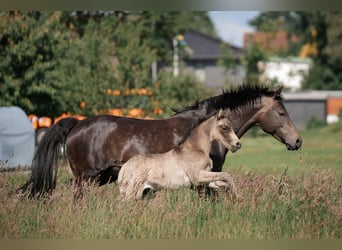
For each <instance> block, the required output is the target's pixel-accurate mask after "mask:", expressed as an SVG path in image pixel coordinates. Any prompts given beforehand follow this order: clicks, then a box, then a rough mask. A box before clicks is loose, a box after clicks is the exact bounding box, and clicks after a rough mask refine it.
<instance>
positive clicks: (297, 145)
mask: <svg viewBox="0 0 342 250" xmlns="http://www.w3.org/2000/svg"><path fill="white" fill-rule="evenodd" d="M302 142H303V140H302V138H301V137H299V138H297V140H296V142H295V143H294V145H291V144H289V143H286V148H287V150H298V149H300V147H301V146H302Z"/></svg>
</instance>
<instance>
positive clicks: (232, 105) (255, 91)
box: [172, 84, 281, 114]
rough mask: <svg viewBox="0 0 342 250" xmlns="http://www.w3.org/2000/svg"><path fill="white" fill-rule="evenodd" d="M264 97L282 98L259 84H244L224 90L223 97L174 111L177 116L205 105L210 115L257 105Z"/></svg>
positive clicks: (218, 96) (198, 102) (215, 97)
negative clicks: (221, 109)
mask: <svg viewBox="0 0 342 250" xmlns="http://www.w3.org/2000/svg"><path fill="white" fill-rule="evenodd" d="M263 96H267V97H275V98H280V99H281V96H279V95H276V94H275V92H274V91H273V90H269V88H268V87H267V86H263V85H258V84H243V85H239V86H234V87H231V88H230V89H229V90H223V91H222V94H221V95H217V96H213V97H209V98H207V99H204V100H201V101H199V100H197V101H196V102H195V103H194V104H192V105H189V106H184V107H183V108H181V109H172V110H173V111H174V112H175V113H176V114H179V113H182V112H186V111H189V110H197V109H199V108H201V107H203V105H205V104H206V105H207V108H208V113H213V112H217V110H218V109H220V108H229V109H230V110H236V109H239V108H243V107H245V106H248V105H250V104H253V103H255V102H256V101H257V100H258V99H260V98H261V97H263Z"/></svg>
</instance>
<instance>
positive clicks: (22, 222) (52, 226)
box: [0, 170, 342, 239]
mask: <svg viewBox="0 0 342 250" xmlns="http://www.w3.org/2000/svg"><path fill="white" fill-rule="evenodd" d="M63 175H64V176H63ZM232 175H233V176H234V178H235V180H236V182H237V185H238V187H239V192H240V194H241V196H242V197H243V199H241V200H239V201H235V200H232V199H231V198H230V197H229V195H224V194H223V193H222V192H221V193H220V195H219V196H218V197H216V199H205V198H199V196H198V193H197V191H196V190H190V189H183V190H178V191H162V192H159V193H157V195H156V197H155V198H153V199H150V200H148V201H141V202H130V203H123V202H121V201H120V200H119V199H118V188H117V186H116V185H115V184H114V185H107V186H103V187H95V186H92V185H85V186H84V189H85V190H86V191H85V194H84V195H83V196H82V197H81V198H79V199H77V200H75V199H74V194H75V193H76V190H75V189H74V188H73V187H72V186H71V185H70V184H67V183H66V181H65V183H63V182H62V181H61V182H59V183H58V184H59V185H58V188H57V189H56V190H55V192H54V193H53V195H52V196H51V197H50V198H48V199H45V200H39V201H32V200H28V199H25V198H20V197H18V196H16V195H8V192H9V191H11V190H13V187H17V186H18V185H19V184H18V183H22V182H23V180H25V179H26V178H27V177H25V176H24V177H23V176H22V174H19V173H10V174H1V175H0V184H1V185H0V187H1V188H0V197H1V198H0V199H1V200H0V201H1V204H2V206H1V208H0V224H1V229H0V238H3V239H4V238H34V239H42V238H43V239H44V238H48V239H51V238H59V239H107V238H110V239H131V238H134V239H160V238H162V239H193V238H205V239H236V238H244V239H246V238H247V239H250V238H258V239H264V238H266V239H273V238H281V239H340V238H341V236H342V235H341V232H342V224H341V223H342V222H341V221H342V197H341V196H342V192H341V191H342V189H341V183H342V182H341V175H340V174H338V173H336V172H335V171H332V170H317V171H312V172H310V173H307V172H305V171H303V172H302V173H301V174H299V175H297V177H289V176H288V175H287V173H286V171H284V173H283V174H282V175H280V176H274V175H266V174H263V175H260V174H255V173H252V172H245V173H243V172H242V171H241V170H235V171H234V172H233V173H232ZM68 177H69V175H68V173H62V177H61V179H62V180H63V179H65V180H66V179H67V178H68Z"/></svg>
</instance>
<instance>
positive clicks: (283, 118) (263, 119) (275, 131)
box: [258, 86, 302, 150]
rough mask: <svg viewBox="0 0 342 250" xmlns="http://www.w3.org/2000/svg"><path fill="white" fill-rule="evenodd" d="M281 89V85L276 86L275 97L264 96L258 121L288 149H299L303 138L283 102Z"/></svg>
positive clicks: (264, 129) (263, 128)
mask: <svg viewBox="0 0 342 250" xmlns="http://www.w3.org/2000/svg"><path fill="white" fill-rule="evenodd" d="M281 90H282V87H281V86H278V87H275V89H274V96H273V97H263V98H262V102H263V108H262V110H261V114H260V116H259V119H258V123H259V124H260V127H261V128H262V130H263V131H265V132H266V133H268V134H271V135H272V136H273V137H274V138H276V139H277V140H279V141H281V142H282V143H284V144H285V145H286V147H287V149H288V150H297V149H299V148H300V147H301V145H302V138H301V137H300V135H299V133H298V131H297V129H296V127H295V126H294V124H293V123H292V121H291V119H290V117H289V114H288V113H287V110H286V108H285V106H284V104H283V100H282V97H281Z"/></svg>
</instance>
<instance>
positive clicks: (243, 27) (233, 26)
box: [209, 11, 259, 47]
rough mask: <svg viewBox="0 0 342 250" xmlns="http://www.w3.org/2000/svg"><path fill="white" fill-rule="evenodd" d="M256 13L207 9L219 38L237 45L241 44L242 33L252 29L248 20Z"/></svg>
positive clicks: (240, 45)
mask: <svg viewBox="0 0 342 250" xmlns="http://www.w3.org/2000/svg"><path fill="white" fill-rule="evenodd" d="M258 14H259V12H258V11H209V16H210V18H211V20H212V22H213V24H214V25H215V29H216V31H217V33H218V34H219V36H220V38H221V39H222V40H223V41H225V42H228V43H230V44H232V45H235V46H239V47H242V46H243V34H244V33H245V32H250V31H253V28H252V27H251V26H249V25H248V21H249V20H250V19H252V18H254V17H256V16H257V15H258Z"/></svg>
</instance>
